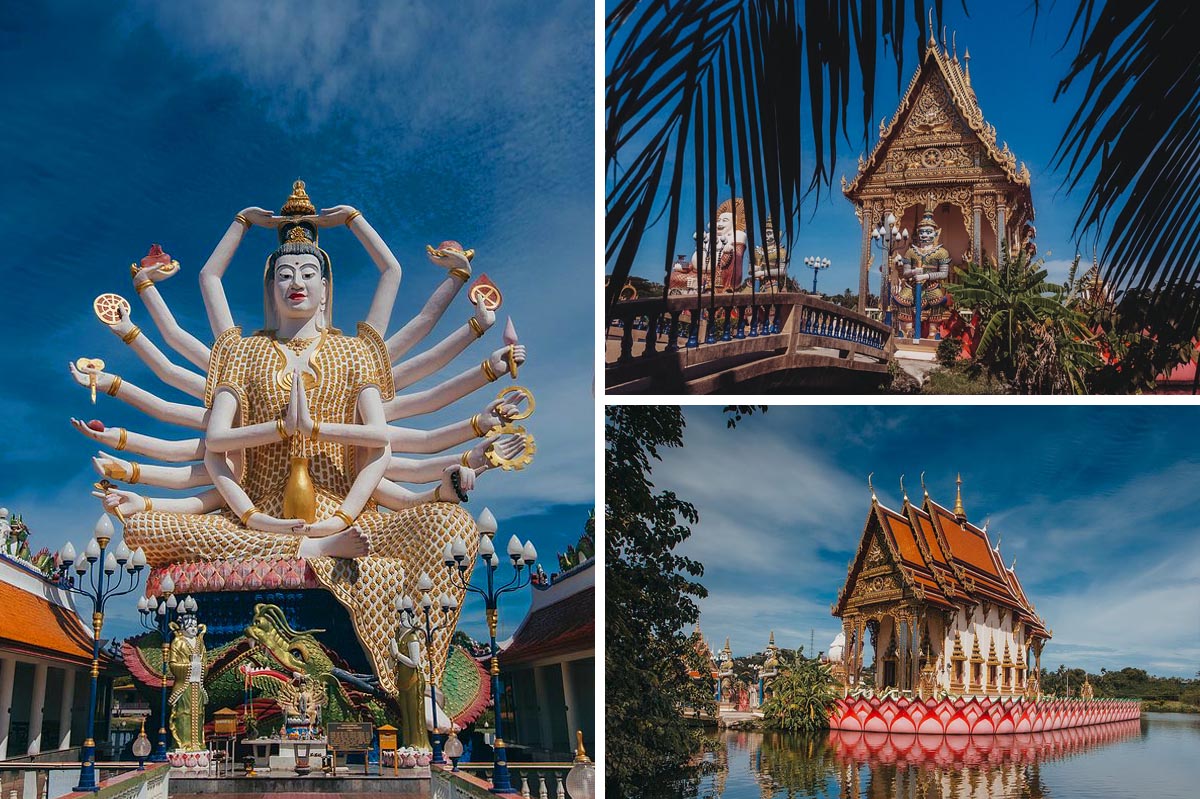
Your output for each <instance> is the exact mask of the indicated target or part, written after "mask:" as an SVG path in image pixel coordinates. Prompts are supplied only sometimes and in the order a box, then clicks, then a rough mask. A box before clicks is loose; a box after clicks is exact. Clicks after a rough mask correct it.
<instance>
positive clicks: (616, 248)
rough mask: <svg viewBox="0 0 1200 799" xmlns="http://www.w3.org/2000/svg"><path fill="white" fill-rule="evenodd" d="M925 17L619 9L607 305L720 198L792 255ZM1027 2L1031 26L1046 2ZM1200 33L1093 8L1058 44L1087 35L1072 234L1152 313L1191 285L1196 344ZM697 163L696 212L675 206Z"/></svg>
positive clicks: (894, 2)
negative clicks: (857, 84) (879, 71)
mask: <svg viewBox="0 0 1200 799" xmlns="http://www.w3.org/2000/svg"><path fill="white" fill-rule="evenodd" d="M930 5H931V6H932V8H930ZM930 5H927V4H926V3H925V2H924V0H914V2H912V3H910V4H907V7H906V4H905V3H904V2H903V0H879V2H878V3H876V2H874V0H867V2H852V1H851V0H836V1H831V2H825V3H816V2H804V3H800V2H798V1H797V0H792V1H791V2H786V1H780V0H710V1H709V2H701V1H700V0H693V1H692V2H678V0H676V2H671V0H642V1H641V2H639V0H617V2H615V5H614V6H613V9H612V11H611V13H610V14H609V15H608V17H607V20H606V40H607V43H608V45H609V53H610V63H611V67H610V69H609V73H608V79H607V84H606V92H605V114H606V131H605V150H606V156H605V158H606V162H605V166H606V172H607V175H608V180H609V190H608V197H607V222H606V227H607V231H606V234H607V244H606V249H605V257H606V260H607V261H608V262H609V263H610V265H611V267H612V269H611V271H612V273H613V278H614V279H613V280H612V281H611V282H610V283H609V290H608V293H607V296H606V304H607V305H609V306H611V304H612V303H613V302H615V301H616V298H617V292H619V290H620V287H621V286H623V285H624V284H625V278H626V277H627V276H628V274H629V271H630V268H631V267H632V265H633V261H634V258H635V256H636V255H637V253H638V251H639V249H640V246H641V243H642V239H643V235H644V233H645V231H646V230H647V228H648V227H649V226H650V225H651V224H652V220H657V218H658V217H660V216H662V217H665V219H666V221H667V245H666V249H665V250H664V252H663V268H664V275H665V274H667V273H669V271H670V265H671V263H672V255H673V253H674V250H673V249H672V248H673V247H674V246H675V240H676V237H677V235H678V233H679V231H680V225H681V224H686V225H688V226H690V227H691V229H692V230H695V231H703V230H704V228H705V224H706V222H707V224H708V226H709V227H715V209H716V206H717V205H718V202H719V200H723V199H727V198H729V197H731V196H741V197H743V198H745V201H746V218H747V219H749V220H755V221H756V222H757V224H758V225H759V229H758V230H754V229H751V230H749V231H747V233H748V236H749V238H750V242H749V247H751V248H752V247H753V246H754V241H755V240H756V239H757V240H758V241H762V240H763V238H764V237H765V222H763V221H762V220H763V219H764V218H765V217H766V216H767V215H768V214H769V215H770V216H771V217H772V218H773V219H775V220H777V223H778V224H780V225H782V226H783V228H784V230H785V233H784V237H785V238H786V239H787V240H789V241H792V240H794V239H793V238H792V232H793V227H794V222H795V217H796V215H797V209H798V207H799V201H800V198H801V197H802V196H804V194H805V192H813V193H814V194H815V196H816V197H817V198H818V199H819V197H820V194H821V192H822V191H823V190H828V189H829V187H830V185H831V179H832V173H831V171H830V170H831V165H832V164H833V163H835V162H836V157H837V139H838V129H839V126H840V128H841V132H842V134H843V135H845V133H846V118H847V116H848V115H849V113H850V108H851V98H850V92H849V86H850V85H851V84H852V82H853V79H854V78H859V79H861V84H862V88H863V91H862V95H861V113H862V121H863V129H864V144H865V143H866V142H865V137H866V133H865V131H868V130H870V127H871V120H872V119H873V117H874V89H875V67H876V58H877V55H878V54H879V52H880V48H881V47H882V48H884V49H886V50H890V51H891V54H892V56H893V58H894V59H895V62H896V67H897V69H896V81H897V90H899V88H900V80H901V78H902V75H901V72H900V65H901V63H902V61H903V58H904V56H905V55H906V54H907V52H909V47H908V45H907V43H906V39H907V41H908V42H911V43H912V46H913V47H915V50H916V53H917V55H918V57H919V58H920V57H923V56H924V49H925V46H926V37H925V36H924V35H923V27H924V25H925V23H926V21H927V19H929V17H928V16H927V15H928V14H929V13H932V14H933V15H934V16H935V17H936V23H935V24H936V26H937V27H938V28H940V27H941V20H942V2H941V0H934V1H933V2H932V4H930ZM1033 5H1034V8H1035V12H1036V10H1038V8H1039V6H1040V4H1039V2H1038V0H1034V3H1033ZM963 8H964V10H966V0H963ZM910 14H911V16H910ZM910 22H915V26H912V27H909V26H908V23H910ZM1035 24H1036V14H1035ZM1196 30H1200V4H1197V3H1178V2H1175V0H1148V1H1147V2H1145V3H1131V2H1128V0H1103V2H1102V3H1097V1H1096V0H1082V1H1081V2H1080V4H1079V10H1078V11H1077V13H1076V15H1075V18H1074V22H1073V24H1072V26H1071V28H1070V30H1069V32H1068V34H1067V37H1066V41H1065V42H1064V46H1068V45H1070V44H1071V43H1072V42H1073V41H1074V40H1075V38H1076V37H1078V52H1077V55H1076V57H1075V58H1074V60H1073V62H1072V64H1071V67H1070V69H1069V71H1068V74H1067V75H1066V76H1065V77H1064V78H1063V79H1062V81H1061V82H1060V83H1059V87H1058V92H1057V94H1056V99H1057V98H1058V97H1061V96H1062V95H1063V94H1065V93H1066V92H1067V91H1068V90H1070V88H1071V87H1072V86H1074V85H1077V83H1080V82H1083V81H1085V80H1086V89H1085V91H1084V96H1083V99H1082V101H1081V104H1080V107H1079V109H1078V111H1077V112H1076V114H1075V116H1074V119H1073V121H1072V124H1071V125H1070V127H1069V128H1068V129H1067V130H1066V131H1065V132H1064V133H1063V136H1062V139H1061V142H1060V145H1059V149H1058V153H1057V155H1058V159H1057V162H1056V163H1057V166H1058V167H1059V168H1062V169H1064V170H1065V174H1064V185H1065V186H1066V188H1068V189H1075V188H1077V187H1086V195H1085V201H1084V206H1083V209H1082V211H1081V213H1080V216H1079V218H1078V220H1077V222H1076V227H1075V233H1076V235H1077V236H1078V237H1081V238H1082V237H1084V236H1091V237H1094V238H1096V239H1097V240H1099V239H1103V252H1105V253H1107V255H1108V257H1107V258H1106V259H1105V260H1106V261H1108V262H1110V263H1113V264H1116V265H1115V266H1112V267H1111V268H1110V273H1109V274H1106V275H1105V277H1106V279H1108V280H1109V281H1110V282H1111V283H1113V284H1114V285H1115V286H1117V287H1124V286H1127V285H1133V284H1136V285H1137V286H1140V287H1141V288H1143V289H1148V290H1149V291H1150V293H1151V295H1152V298H1153V299H1154V302H1153V303H1152V304H1151V310H1152V311H1153V312H1154V313H1159V312H1160V308H1161V303H1160V302H1159V300H1160V299H1161V297H1160V292H1159V291H1158V289H1159V287H1160V286H1162V285H1168V284H1169V285H1172V286H1175V287H1179V286H1180V285H1182V286H1184V287H1185V288H1186V292H1185V294H1184V298H1185V304H1184V305H1183V306H1182V307H1179V306H1176V307H1175V310H1174V311H1173V313H1174V314H1175V315H1176V316H1177V317H1178V316H1183V317H1185V318H1184V319H1183V320H1182V322H1183V324H1184V325H1185V327H1189V328H1190V329H1196V328H1197V327H1200V324H1197V322H1198V321H1200V291H1198V290H1197V287H1196V282H1197V279H1198V278H1200V258H1197V257H1196V255H1195V246H1194V242H1193V241H1192V236H1191V233H1192V229H1193V228H1194V224H1193V221H1194V217H1195V211H1194V210H1193V209H1195V208H1197V207H1200V176H1198V172H1200V124H1197V122H1196V120H1197V119H1200V49H1198V48H1197V47H1196V46H1195V41H1194V38H1195V31H1196ZM910 33H915V35H914V36H912V38H907V37H908V36H909V35H910ZM805 135H811V137H812V144H813V150H814V160H813V162H812V164H811V168H810V169H809V170H808V173H809V175H808V184H807V186H805V185H804V183H803V181H804V177H803V175H802V165H801V163H800V157H799V152H800V145H801V142H802V141H803V140H804V136H805ZM630 151H632V152H634V153H635V154H634V155H633V156H632V158H631V159H630V160H629V161H628V163H623V162H622V160H621V159H622V157H623V155H624V154H625V153H627V152H630ZM689 165H690V166H691V167H692V169H693V170H694V186H693V194H694V197H695V198H696V202H695V206H696V207H695V209H694V210H693V209H684V208H682V207H681V201H680V197H681V190H682V187H683V174H684V170H685V167H687V166H689ZM703 209H707V217H708V218H707V219H706V214H705V211H704V210H703ZM756 209H757V213H756ZM710 260H715V259H710ZM1164 301H1165V300H1164ZM610 315H611V314H609V316H610Z"/></svg>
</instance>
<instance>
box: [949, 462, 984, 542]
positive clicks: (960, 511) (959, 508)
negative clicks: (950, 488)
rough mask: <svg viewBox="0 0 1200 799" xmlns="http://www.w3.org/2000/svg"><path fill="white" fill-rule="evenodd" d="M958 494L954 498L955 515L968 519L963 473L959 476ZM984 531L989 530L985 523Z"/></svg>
mask: <svg viewBox="0 0 1200 799" xmlns="http://www.w3.org/2000/svg"><path fill="white" fill-rule="evenodd" d="M957 483H958V492H957V494H956V495H955V497H954V515H955V516H956V517H958V518H960V519H965V518H967V511H966V510H965V509H964V508H963V503H962V473H961V472H959V475H958V480H957ZM983 526H984V529H987V523H986V522H985V523H984V525H983Z"/></svg>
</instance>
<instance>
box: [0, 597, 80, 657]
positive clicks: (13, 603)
mask: <svg viewBox="0 0 1200 799" xmlns="http://www.w3.org/2000/svg"><path fill="white" fill-rule="evenodd" d="M0 607H2V608H4V612H3V613H0V647H2V648H4V649H9V650H16V651H20V652H24V653H26V654H30V655H36V656H38V657H45V658H51V659H54V660H63V661H69V662H71V663H80V664H89V663H91V662H92V638H91V636H90V635H89V634H88V631H87V628H86V627H84V626H83V622H82V621H80V619H79V617H78V616H76V615H75V614H74V613H72V612H71V611H69V610H67V609H66V608H63V607H60V606H58V605H55V604H54V603H53V602H50V601H49V600H46V599H43V598H42V597H39V596H37V595H35V594H32V593H30V592H28V591H24V590H22V589H20V588H18V587H17V586H15V585H10V584H8V583H6V582H3V581H0Z"/></svg>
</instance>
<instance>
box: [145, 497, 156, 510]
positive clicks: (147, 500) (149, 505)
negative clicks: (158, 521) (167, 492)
mask: <svg viewBox="0 0 1200 799" xmlns="http://www.w3.org/2000/svg"><path fill="white" fill-rule="evenodd" d="M142 502H145V503H146V507H145V508H143V509H142V513H149V512H150V511H152V510H154V500H152V499H150V497H142Z"/></svg>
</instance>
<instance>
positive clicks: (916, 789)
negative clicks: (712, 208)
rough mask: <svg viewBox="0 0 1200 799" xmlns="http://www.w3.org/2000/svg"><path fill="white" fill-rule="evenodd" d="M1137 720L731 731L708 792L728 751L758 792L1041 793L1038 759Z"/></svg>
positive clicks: (1129, 733) (1114, 736)
mask: <svg viewBox="0 0 1200 799" xmlns="http://www.w3.org/2000/svg"><path fill="white" fill-rule="evenodd" d="M1140 732H1141V722H1139V721H1123V722H1116V723H1113V724H1103V725H1093V726H1087V727H1075V728H1071V729H1065V730H1055V731H1053V732H1044V733H1027V734H1017V735H999V736H970V735H947V736H938V735H897V734H888V733H860V732H845V731H842V730H831V731H830V732H829V733H828V736H827V738H825V737H811V738H806V737H801V736H792V735H782V734H778V733H763V734H760V733H753V732H730V733H728V734H727V738H726V742H727V743H728V744H729V745H730V746H729V747H728V749H726V747H719V748H718V751H717V753H715V754H716V757H715V766H716V774H715V775H714V777H715V778H714V780H713V783H712V788H713V791H712V793H711V794H709V793H708V792H705V795H707V796H713V797H720V796H721V795H722V794H723V793H724V789H725V777H726V774H725V772H727V770H728V761H727V753H728V752H737V751H738V750H742V751H745V752H747V753H748V754H749V757H750V760H751V762H750V764H749V765H750V771H751V773H752V774H754V775H755V780H756V781H757V782H758V788H759V794H760V796H761V797H762V798H763V799H768V797H774V796H787V797H793V796H829V797H834V796H836V797H843V798H844V799H874V798H875V797H913V798H914V799H915V798H916V797H921V798H923V799H924V798H926V797H928V799H950V798H951V797H953V798H954V799H983V797H1006V796H1020V797H1032V798H1033V799H1036V797H1044V796H1049V795H1050V793H1049V792H1048V791H1047V790H1046V788H1045V786H1044V784H1043V782H1042V779H1041V771H1040V769H1041V766H1042V765H1044V764H1046V763H1049V762H1052V761H1057V760H1063V759H1066V758H1070V757H1074V756H1077V755H1081V754H1084V753H1086V752H1088V751H1090V750H1093V749H1096V748H1100V747H1103V746H1106V745H1108V744H1113V743H1117V742H1120V741H1124V740H1128V739H1130V738H1134V737H1136V736H1138V735H1139V734H1140Z"/></svg>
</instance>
